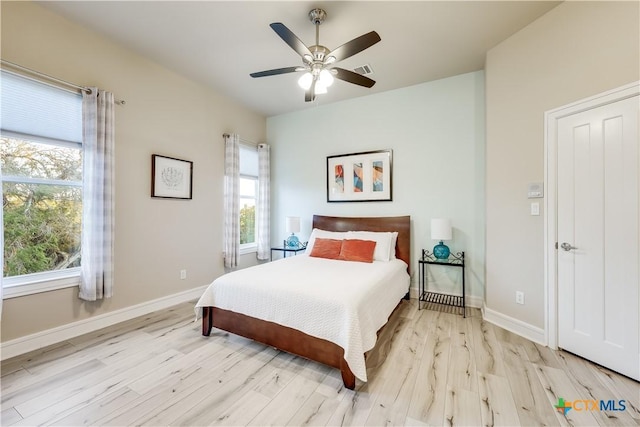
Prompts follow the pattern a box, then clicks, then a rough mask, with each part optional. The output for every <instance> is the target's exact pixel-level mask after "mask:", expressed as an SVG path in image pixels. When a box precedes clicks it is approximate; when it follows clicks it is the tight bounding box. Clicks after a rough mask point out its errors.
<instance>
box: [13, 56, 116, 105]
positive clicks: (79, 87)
mask: <svg viewBox="0 0 640 427" xmlns="http://www.w3.org/2000/svg"><path fill="white" fill-rule="evenodd" d="M0 61H1V62H2V64H3V65H8V66H10V67H13V68H16V69H18V70H20V71H23V72H25V73H29V74H33V75H35V76H38V77H41V78H44V79H47V80H51V81H53V82H56V83H58V84H62V85H65V86H68V87H72V88H74V89H76V90H79V91H81V92H85V93H87V94H90V93H91V88H88V87H85V86H80V85H77V84H75V83H71V82H68V81H66V80H62V79H59V78H57V77H53V76H50V75H48V74H45V73H41V72H40V71H36V70H32V69H31V68H27V67H23V66H22V65H18V64H16V63H14V62H11V61H7V60H6V59H0ZM23 77H26V78H30V79H32V80H33V78H32V77H30V76H23ZM37 81H39V80H37ZM40 83H43V82H40ZM114 102H115V103H116V104H118V105H124V104H125V101H124V100H123V99H117V100H115V101H114Z"/></svg>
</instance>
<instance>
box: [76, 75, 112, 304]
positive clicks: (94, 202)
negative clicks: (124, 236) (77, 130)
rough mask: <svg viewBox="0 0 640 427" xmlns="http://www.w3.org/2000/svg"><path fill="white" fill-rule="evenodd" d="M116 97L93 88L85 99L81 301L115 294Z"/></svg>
mask: <svg viewBox="0 0 640 427" xmlns="http://www.w3.org/2000/svg"><path fill="white" fill-rule="evenodd" d="M113 104H114V102H113V94H112V93H111V92H105V91H102V90H101V91H98V89H97V88H91V93H90V94H87V93H83V97H82V147H83V162H84V166H83V182H82V192H83V194H82V262H81V273H80V279H81V280H80V293H79V297H80V299H83V300H86V301H96V300H99V299H103V298H110V297H111V296H112V294H113V225H114V224H113V221H114V194H113V190H114V188H113V185H114V146H115V135H114V131H115V126H114V111H113Z"/></svg>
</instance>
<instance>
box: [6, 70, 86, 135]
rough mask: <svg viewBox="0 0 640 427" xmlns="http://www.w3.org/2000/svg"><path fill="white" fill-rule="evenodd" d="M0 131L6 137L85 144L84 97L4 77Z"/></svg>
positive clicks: (36, 83) (30, 81)
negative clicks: (7, 135)
mask: <svg viewBox="0 0 640 427" xmlns="http://www.w3.org/2000/svg"><path fill="white" fill-rule="evenodd" d="M0 93H1V95H0V105H2V109H1V111H0V129H2V131H3V133H5V134H11V133H13V134H17V135H24V136H33V137H37V138H47V139H56V140H61V141H67V142H75V143H82V95H80V94H79V93H73V92H69V91H66V90H64V89H59V88H55V87H52V86H49V85H47V84H44V83H39V82H36V81H34V80H31V79H27V78H24V77H20V76H17V75H15V74H12V73H7V72H2V73H1V74H0Z"/></svg>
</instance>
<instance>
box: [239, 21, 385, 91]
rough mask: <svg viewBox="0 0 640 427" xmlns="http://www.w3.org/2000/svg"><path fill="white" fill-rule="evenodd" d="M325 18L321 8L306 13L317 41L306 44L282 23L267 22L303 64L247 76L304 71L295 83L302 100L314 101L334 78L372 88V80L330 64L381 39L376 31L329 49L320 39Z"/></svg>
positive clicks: (265, 75) (373, 81)
mask: <svg viewBox="0 0 640 427" xmlns="http://www.w3.org/2000/svg"><path fill="white" fill-rule="evenodd" d="M326 17H327V14H326V12H325V11H324V10H322V9H313V10H311V11H310V12H309V20H310V21H311V22H312V23H313V24H314V25H315V26H316V44H315V45H313V46H309V47H307V46H306V45H305V44H304V43H302V41H300V39H299V38H298V37H297V36H296V35H295V34H293V32H291V30H289V29H288V28H287V27H286V26H285V25H284V24H283V23H281V22H274V23H273V24H270V27H271V28H272V29H273V31H275V32H276V34H278V36H280V38H281V39H282V40H284V42H285V43H286V44H288V45H289V46H290V47H291V48H292V49H293V50H295V51H296V52H297V53H298V55H300V56H301V57H302V63H303V65H302V66H298V67H285V68H276V69H273V70H266V71H260V72H257V73H251V74H250V76H251V77H254V78H255V77H267V76H275V75H278V74H286V73H295V72H300V71H303V72H304V74H303V75H302V77H300V79H299V80H298V84H299V85H300V86H301V87H302V88H303V89H305V95H304V100H305V101H306V102H309V101H313V100H314V99H315V97H316V95H320V94H323V93H326V92H327V87H328V86H330V85H331V84H332V83H333V79H334V77H335V78H337V79H340V80H344V81H345V82H349V83H353V84H356V85H360V86H364V87H368V88H369V87H372V86H373V85H374V84H375V83H376V82H375V80H372V79H370V78H368V77H365V76H363V75H361V74H358V73H355V72H353V71H350V70H345V69H344V68H340V67H332V65H333V64H334V63H336V62H338V61H341V60H343V59H346V58H349V57H351V56H353V55H355V54H356V53H359V52H362V51H363V50H365V49H367V48H369V47H371V46H373V45H374V44H376V43H378V42H379V41H380V40H381V39H380V36H379V35H378V33H376V32H375V31H371V32H369V33H367V34H363V35H361V36H360V37H356V38H355V39H353V40H351V41H349V42H347V43H345V44H343V45H342V46H340V47H338V48H336V49H334V50H331V51H330V50H329V49H328V48H326V47H325V46H322V45H321V44H320V41H319V35H320V24H322V22H323V21H324V20H325V18H326Z"/></svg>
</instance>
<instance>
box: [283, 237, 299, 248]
mask: <svg viewBox="0 0 640 427" xmlns="http://www.w3.org/2000/svg"><path fill="white" fill-rule="evenodd" d="M285 243H286V245H287V247H288V248H297V247H299V246H300V239H298V237H297V236H296V235H295V234H293V233H291V236H289V237H287V240H286V241H285Z"/></svg>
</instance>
